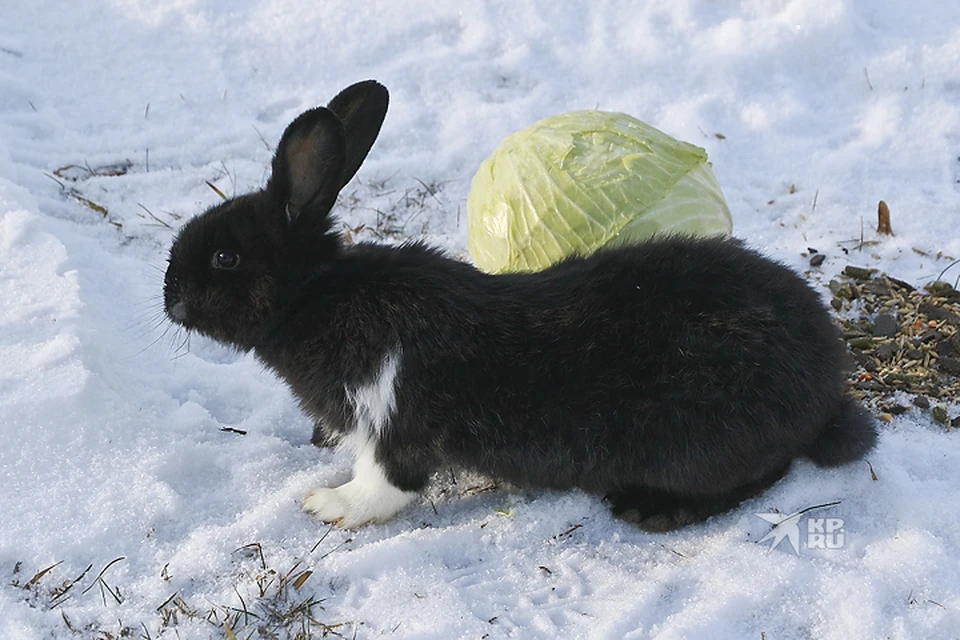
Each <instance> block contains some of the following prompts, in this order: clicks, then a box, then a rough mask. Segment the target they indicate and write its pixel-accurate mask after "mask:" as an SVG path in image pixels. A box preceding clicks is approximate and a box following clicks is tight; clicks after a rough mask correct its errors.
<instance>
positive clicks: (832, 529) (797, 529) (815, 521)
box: [755, 502, 846, 555]
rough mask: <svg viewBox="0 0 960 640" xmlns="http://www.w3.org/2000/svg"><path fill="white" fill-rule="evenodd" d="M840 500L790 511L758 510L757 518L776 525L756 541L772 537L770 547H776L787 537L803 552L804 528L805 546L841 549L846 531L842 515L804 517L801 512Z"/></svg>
mask: <svg viewBox="0 0 960 640" xmlns="http://www.w3.org/2000/svg"><path fill="white" fill-rule="evenodd" d="M838 504H840V503H839V502H828V503H827V504H818V505H814V506H812V507H807V508H806V509H801V510H800V511H797V512H796V513H791V514H790V515H783V514H782V513H758V514H755V515H756V516H757V517H758V518H763V519H764V520H766V521H767V522H769V523H770V524H772V525H773V529H771V530H770V533H768V534H767V535H765V536H764V537H763V538H761V539H760V540H758V541H757V544H761V543H764V542H766V541H767V540H772V541H773V543H772V544H771V545H770V550H771V551H773V550H774V549H776V548H777V545H779V544H780V543H781V542H783V540H784V539H787V540H789V541H790V546H791V547H793V551H794V552H795V553H796V554H797V555H800V536H801V530H802V532H803V533H805V534H806V539H805V541H804V542H805V544H804V546H805V547H806V548H807V549H842V548H843V543H844V539H845V536H846V531H844V528H843V519H842V518H812V517H807V518H802V516H803V515H804V514H806V513H808V512H810V511H813V510H814V509H825V508H827V507H833V506H836V505H838Z"/></svg>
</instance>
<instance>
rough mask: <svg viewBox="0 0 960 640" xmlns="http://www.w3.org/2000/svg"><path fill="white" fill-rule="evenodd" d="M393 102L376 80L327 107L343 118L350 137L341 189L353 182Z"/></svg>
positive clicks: (352, 87)
mask: <svg viewBox="0 0 960 640" xmlns="http://www.w3.org/2000/svg"><path fill="white" fill-rule="evenodd" d="M389 102H390V94H389V93H388V92H387V88H386V87H384V86H383V85H382V84H380V83H379V82H377V81H375V80H366V81H364V82H358V83H357V84H354V85H350V86H349V87H347V88H346V89H344V90H343V91H341V92H340V93H338V94H337V96H336V97H335V98H334V99H333V100H331V101H330V104H328V105H327V108H328V109H330V111H333V112H334V113H335V114H337V116H339V117H340V120H341V121H342V122H343V128H344V131H345V132H346V136H347V159H346V163H345V164H344V166H343V176H342V178H341V184H340V186H341V188H342V187H343V186H344V185H346V184H347V183H348V182H350V179H351V178H352V177H353V174H355V173H356V172H357V169H359V168H360V165H361V164H362V163H363V160H364V158H366V157H367V153H368V152H369V151H370V147H372V146H373V143H374V141H376V139H377V135H378V134H379V133H380V127H381V125H383V119H384V118H386V116H387V106H388V104H389Z"/></svg>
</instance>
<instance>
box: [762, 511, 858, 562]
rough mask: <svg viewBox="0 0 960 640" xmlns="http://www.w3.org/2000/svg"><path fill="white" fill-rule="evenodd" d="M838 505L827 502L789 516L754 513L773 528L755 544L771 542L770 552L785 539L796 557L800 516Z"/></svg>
mask: <svg viewBox="0 0 960 640" xmlns="http://www.w3.org/2000/svg"><path fill="white" fill-rule="evenodd" d="M838 504H840V501H839V500H837V501H836V502H827V503H825V504H815V505H813V506H812V507H807V508H806V509H800V511H796V512H794V513H791V514H789V515H783V514H782V513H756V514H754V515H756V516H757V517H758V518H761V519H763V520H766V521H767V522H769V523H770V524H772V525H773V528H772V529H771V530H770V533H768V534H767V535H765V536H763V537H762V538H760V539H759V540H758V541H757V544H763V543H764V542H766V541H767V540H773V544H771V545H770V551H773V550H774V549H776V548H777V546H778V545H779V544H780V543H781V542H783V541H784V539H787V540H789V541H790V546H791V547H793V551H794V553H796V554H797V555H798V556H799V555H800V516H802V515H803V514H805V513H807V512H808V511H813V510H814V509H825V508H827V507H834V506H836V505H838Z"/></svg>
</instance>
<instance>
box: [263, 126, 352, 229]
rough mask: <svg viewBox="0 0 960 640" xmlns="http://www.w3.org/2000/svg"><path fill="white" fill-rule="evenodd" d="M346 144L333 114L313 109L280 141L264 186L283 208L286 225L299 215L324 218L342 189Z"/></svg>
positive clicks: (285, 133) (289, 128)
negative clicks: (271, 171) (307, 212)
mask: <svg viewBox="0 0 960 640" xmlns="http://www.w3.org/2000/svg"><path fill="white" fill-rule="evenodd" d="M346 157H347V144H346V138H345V136H344V130H343V124H342V123H341V122H340V118H339V117H337V115H336V114H335V113H333V112H332V111H330V110H329V109H327V108H325V107H317V108H316V109H311V110H310V111H306V112H304V113H302V114H300V116H299V117H297V119H296V120H294V121H293V122H291V123H290V125H289V126H288V127H287V130H286V131H284V132H283V137H282V138H280V144H279V145H277V153H276V155H274V157H273V175H272V176H271V178H270V183H269V185H268V186H267V188H268V190H269V191H270V192H271V193H272V194H273V195H274V197H275V198H277V200H279V201H280V202H282V203H283V204H284V205H285V206H286V211H287V218H288V223H290V224H293V223H294V222H296V221H297V219H298V218H299V217H300V214H301V213H303V212H305V211H309V213H310V215H311V216H318V217H320V218H325V217H326V214H327V213H329V212H330V209H332V208H333V205H334V203H335V202H336V200H337V194H338V193H339V192H340V188H341V187H342V186H343V181H342V179H341V177H342V176H343V171H344V164H345V162H346Z"/></svg>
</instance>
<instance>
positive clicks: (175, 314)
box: [167, 300, 187, 324]
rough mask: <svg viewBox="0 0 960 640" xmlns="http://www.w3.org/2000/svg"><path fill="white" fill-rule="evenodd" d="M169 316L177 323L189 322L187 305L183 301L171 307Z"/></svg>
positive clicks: (168, 312)
mask: <svg viewBox="0 0 960 640" xmlns="http://www.w3.org/2000/svg"><path fill="white" fill-rule="evenodd" d="M167 315H169V316H170V317H171V318H172V319H173V320H175V321H176V322H179V323H181V324H182V323H184V322H186V320H187V305H186V304H184V303H183V301H182V300H181V301H180V302H177V303H176V304H174V305H173V306H172V307H170V309H169V310H168V311H167Z"/></svg>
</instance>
